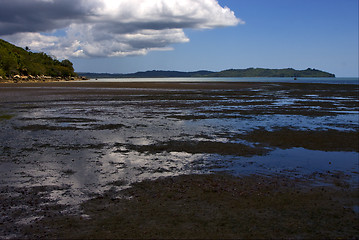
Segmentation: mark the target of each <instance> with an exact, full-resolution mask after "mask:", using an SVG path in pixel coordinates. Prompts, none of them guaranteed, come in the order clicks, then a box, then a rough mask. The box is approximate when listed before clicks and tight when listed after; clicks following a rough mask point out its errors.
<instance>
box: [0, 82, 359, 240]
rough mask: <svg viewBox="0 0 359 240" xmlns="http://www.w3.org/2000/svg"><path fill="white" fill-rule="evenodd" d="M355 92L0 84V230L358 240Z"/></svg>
mask: <svg viewBox="0 0 359 240" xmlns="http://www.w3.org/2000/svg"><path fill="white" fill-rule="evenodd" d="M358 93H359V86H358V85H355V84H353V85H352V84H319V83H283V82H282V83H278V82H175V83H173V82H121V83H116V82H86V81H83V82H54V83H21V84H12V83H7V84H0V126H1V128H0V139H1V146H0V153H1V157H0V166H1V167H0V176H1V177H0V189H1V195H0V196H1V206H0V209H1V210H0V211H1V212H0V214H1V215H0V219H1V222H2V224H1V226H2V228H1V229H2V230H1V231H0V238H18V237H22V238H24V237H25V238H26V237H28V238H38V237H40V238H58V237H59V238H267V237H270V238H297V237H299V238H353V237H354V238H355V237H358V236H359V227H358V225H357V224H356V223H357V220H358V217H359V215H358V214H359V212H358V199H359V198H358V197H359V196H358V185H359V182H358V177H359V171H358V167H359V166H358V152H359V139H358V131H359V126H358V117H359V95H358ZM323 219H325V220H323Z"/></svg>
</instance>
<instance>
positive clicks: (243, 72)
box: [210, 68, 335, 77]
mask: <svg viewBox="0 0 359 240" xmlns="http://www.w3.org/2000/svg"><path fill="white" fill-rule="evenodd" d="M210 76H211V77H335V75H334V74H331V73H327V72H323V71H320V70H317V69H311V68H307V69H306V70H295V69H293V68H285V69H267V68H247V69H229V70H225V71H221V72H218V73H212V74H210Z"/></svg>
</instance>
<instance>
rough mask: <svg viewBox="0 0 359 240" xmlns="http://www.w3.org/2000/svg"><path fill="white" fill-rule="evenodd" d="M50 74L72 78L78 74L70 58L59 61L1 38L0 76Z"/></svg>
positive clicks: (51, 75)
mask: <svg viewBox="0 0 359 240" xmlns="http://www.w3.org/2000/svg"><path fill="white" fill-rule="evenodd" d="M16 75H19V76H34V77H36V76H49V77H53V78H56V77H61V78H71V77H75V76H77V74H76V73H75V72H74V68H73V64H72V63H71V62H70V61H69V60H63V61H59V60H57V59H54V58H52V57H50V56H49V55H47V54H45V53H33V52H31V51H29V50H25V49H23V48H20V47H17V46H15V45H13V44H10V43H8V42H6V41H4V40H2V39H0V76H1V77H2V78H13V77H14V76H16Z"/></svg>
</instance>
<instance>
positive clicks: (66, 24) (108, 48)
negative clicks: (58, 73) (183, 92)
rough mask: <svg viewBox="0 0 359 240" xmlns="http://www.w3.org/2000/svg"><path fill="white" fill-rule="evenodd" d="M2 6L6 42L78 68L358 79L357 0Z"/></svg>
mask: <svg viewBox="0 0 359 240" xmlns="http://www.w3.org/2000/svg"><path fill="white" fill-rule="evenodd" d="M1 5H2V6H1V8H0V38H3V39H5V40H7V41H10V42H12V43H14V44H16V45H19V46H21V47H25V46H29V47H30V49H31V50H32V51H35V52H40V51H42V52H46V53H48V54H51V55H53V56H56V57H57V58H59V59H64V58H69V59H70V60H71V61H72V62H73V63H74V67H75V70H76V71H78V72H108V73H132V72H137V71H147V70H179V71H195V70H213V71H219V70H225V69H230V68H248V67H263V68H288V67H291V68H295V69H306V68H308V67H309V68H316V69H320V70H324V71H328V72H330V73H334V74H336V76H338V77H358V75H359V73H358V71H359V70H358V64H359V63H358V54H359V53H358V11H359V9H358V0H218V1H217V0H86V1H74V0H52V1H48V0H1ZM225 6H227V7H228V8H225ZM244 22H245V23H244Z"/></svg>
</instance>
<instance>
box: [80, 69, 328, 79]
mask: <svg viewBox="0 0 359 240" xmlns="http://www.w3.org/2000/svg"><path fill="white" fill-rule="evenodd" d="M78 74H79V75H81V76H85V77H87V78H188V77H190V78H196V77H208V78H212V77H330V78H334V77H335V75H334V74H331V73H328V72H324V71H320V70H317V69H314V68H307V69H306V70H295V69H293V68H285V69H266V68H247V69H228V70H224V71H220V72H212V71H195V72H180V71H157V70H153V71H146V72H136V73H129V74H117V73H115V74H112V73H88V72H81V73H78Z"/></svg>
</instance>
